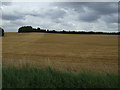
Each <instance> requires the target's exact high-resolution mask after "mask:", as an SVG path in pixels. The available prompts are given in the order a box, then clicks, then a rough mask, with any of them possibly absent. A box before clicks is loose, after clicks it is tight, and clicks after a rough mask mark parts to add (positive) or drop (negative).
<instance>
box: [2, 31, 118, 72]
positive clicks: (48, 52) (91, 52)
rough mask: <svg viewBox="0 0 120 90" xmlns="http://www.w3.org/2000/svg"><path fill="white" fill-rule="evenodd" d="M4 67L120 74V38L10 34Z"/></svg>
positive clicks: (6, 38)
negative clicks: (26, 66) (51, 68)
mask: <svg viewBox="0 0 120 90" xmlns="http://www.w3.org/2000/svg"><path fill="white" fill-rule="evenodd" d="M2 63H3V67H4V66H10V65H11V66H18V67H22V65H24V64H26V63H27V64H29V65H32V66H35V67H40V68H46V67H48V66H50V67H53V68H55V69H56V70H64V71H71V72H80V71H89V72H97V73H118V35H84V34H83V35H82V34H52V33H51V34H49V33H17V32H6V33H5V36H4V37H3V38H2Z"/></svg>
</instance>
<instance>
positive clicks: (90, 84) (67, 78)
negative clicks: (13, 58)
mask: <svg viewBox="0 0 120 90" xmlns="http://www.w3.org/2000/svg"><path fill="white" fill-rule="evenodd" d="M2 81H3V88H118V75H114V74H95V73H86V72H81V73H79V74H76V73H70V72H60V71H55V70H53V69H51V68H50V67H49V68H48V69H38V68H34V67H32V68H30V67H25V68H22V69H18V68H15V67H9V68H8V67H7V68H5V67H4V68H3V80H2Z"/></svg>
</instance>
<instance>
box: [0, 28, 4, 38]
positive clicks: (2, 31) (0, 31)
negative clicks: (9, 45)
mask: <svg viewBox="0 0 120 90" xmlns="http://www.w3.org/2000/svg"><path fill="white" fill-rule="evenodd" d="M0 36H4V29H2V28H1V27H0Z"/></svg>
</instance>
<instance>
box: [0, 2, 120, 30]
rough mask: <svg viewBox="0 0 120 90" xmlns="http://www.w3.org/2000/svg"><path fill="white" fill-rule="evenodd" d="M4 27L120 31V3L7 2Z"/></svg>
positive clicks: (3, 7) (3, 17)
mask: <svg viewBox="0 0 120 90" xmlns="http://www.w3.org/2000/svg"><path fill="white" fill-rule="evenodd" d="M1 8H2V27H3V28H4V29H5V30H6V31H8V32H14V31H17V30H18V28H19V27H21V26H25V25H31V26H33V27H35V28H37V27H40V28H45V29H50V30H53V29H54V30H63V29H64V30H72V31H73V30H84V31H103V32H104V31H108V32H115V31H118V3H117V2H24V3H23V2H12V3H10V2H6V3H4V2H3V3H2V7H1Z"/></svg>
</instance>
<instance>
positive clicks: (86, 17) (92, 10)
mask: <svg viewBox="0 0 120 90" xmlns="http://www.w3.org/2000/svg"><path fill="white" fill-rule="evenodd" d="M53 5H55V6H58V7H60V8H65V9H69V8H71V10H74V11H76V12H78V14H79V18H78V20H80V21H81V20H82V21H85V22H94V21H97V20H98V19H99V18H100V17H101V16H103V15H111V14H115V13H117V12H118V4H117V3H116V2H99V3H98V2H64V3H53ZM86 9H87V11H86ZM81 14H82V15H81ZM111 18H112V17H111Z"/></svg>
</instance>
